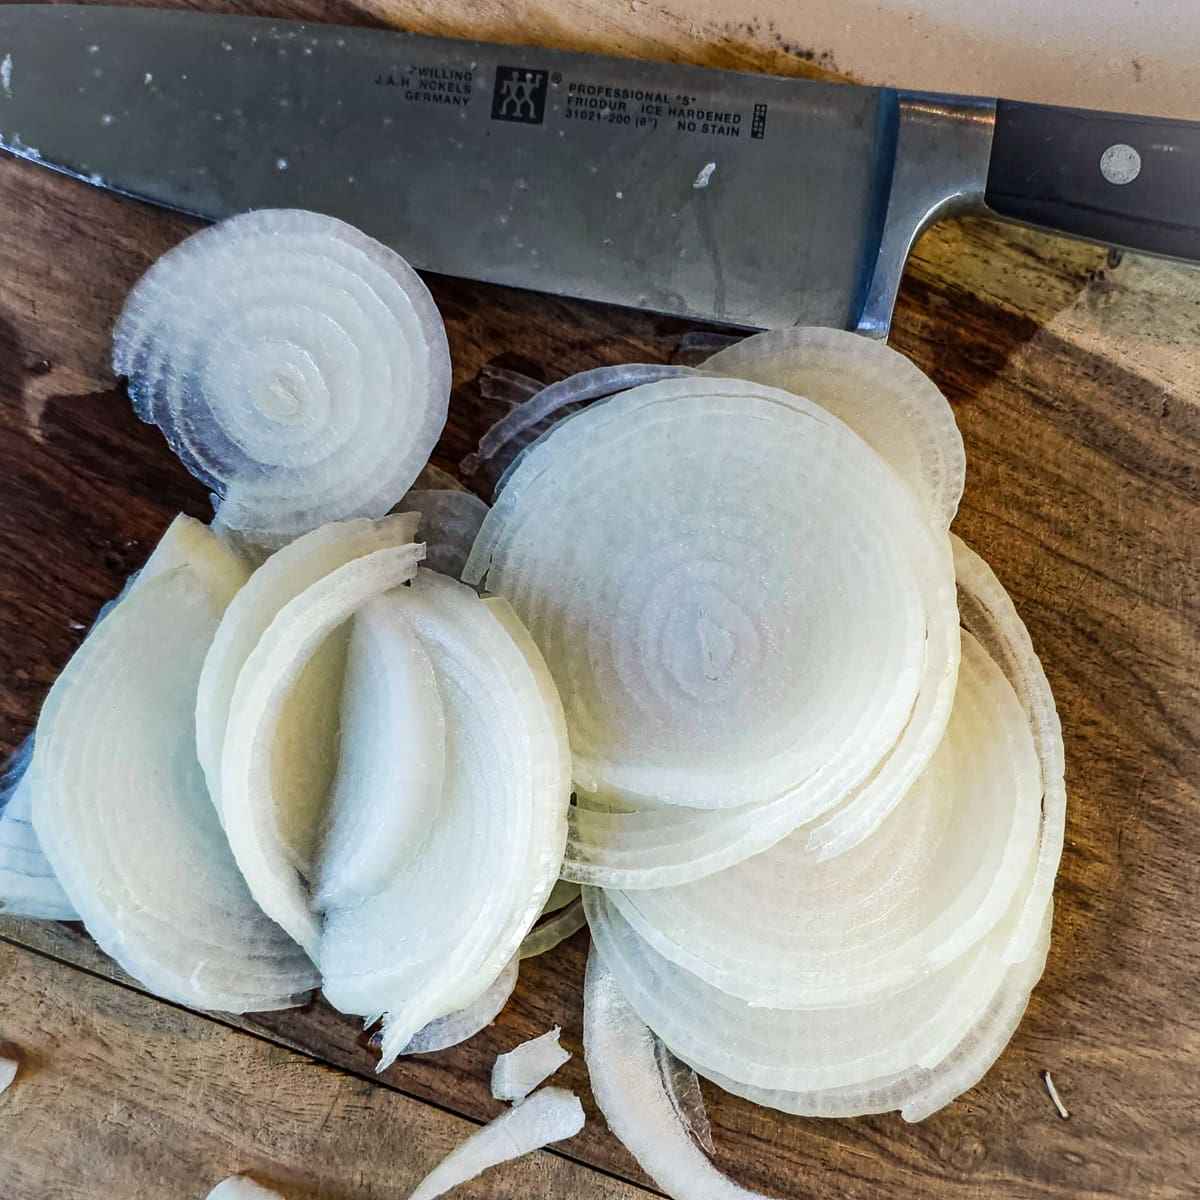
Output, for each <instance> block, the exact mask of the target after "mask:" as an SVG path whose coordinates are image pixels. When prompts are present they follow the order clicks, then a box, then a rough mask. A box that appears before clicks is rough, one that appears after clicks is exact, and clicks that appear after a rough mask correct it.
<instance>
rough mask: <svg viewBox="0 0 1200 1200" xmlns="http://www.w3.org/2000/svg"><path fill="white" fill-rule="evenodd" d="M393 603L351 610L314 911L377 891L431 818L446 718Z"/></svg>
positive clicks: (425, 659) (437, 799) (422, 656)
mask: <svg viewBox="0 0 1200 1200" xmlns="http://www.w3.org/2000/svg"><path fill="white" fill-rule="evenodd" d="M393 614H394V602H393V601H391V600H390V599H388V598H386V597H378V598H376V599H374V600H370V601H368V602H367V603H366V604H364V605H363V606H362V608H360V609H359V610H358V612H357V613H356V614H355V616H354V619H353V622H352V631H351V634H350V651H349V656H348V660H347V664H346V674H345V684H344V688H343V692H342V705H341V735H340V744H341V754H340V756H339V759H338V766H337V775H336V778H335V779H334V784H333V790H332V792H331V794H330V797H329V807H328V809H327V811H326V814H325V832H324V837H323V840H322V846H321V852H320V855H319V857H318V868H317V891H316V894H315V896H314V898H313V902H314V904H315V906H316V907H317V908H320V909H326V908H341V907H345V906H347V905H348V904H353V903H354V902H355V901H358V900H363V899H366V898H367V897H368V896H372V895H374V894H375V893H376V892H379V891H381V890H383V888H385V887H386V886H387V885H388V884H389V883H390V882H391V880H392V879H393V878H394V877H395V875H396V873H397V871H399V870H400V869H401V867H402V866H403V865H404V862H405V860H406V859H407V858H409V857H411V856H412V855H414V854H416V853H418V852H419V850H420V848H421V846H422V845H423V844H424V843H425V840H426V839H427V838H428V836H429V833H430V830H431V829H432V827H433V823H434V821H435V820H436V819H437V815H438V812H439V809H440V807H441V801H442V787H443V782H444V779H445V766H446V714H445V711H444V709H443V707H442V698H441V695H440V693H439V692H438V683H437V677H436V675H435V674H434V670H433V663H432V662H430V659H429V655H428V654H427V653H426V651H425V648H424V647H423V646H422V644H421V641H420V639H419V638H418V637H417V634H416V631H415V630H414V629H413V627H412V626H411V625H410V624H409V623H408V622H407V621H404V620H395V619H394V615H393Z"/></svg>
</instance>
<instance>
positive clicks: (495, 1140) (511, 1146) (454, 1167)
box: [409, 1087, 583, 1200]
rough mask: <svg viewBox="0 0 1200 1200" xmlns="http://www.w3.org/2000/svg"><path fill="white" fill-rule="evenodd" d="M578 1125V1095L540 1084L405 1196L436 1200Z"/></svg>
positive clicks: (558, 1139) (580, 1116)
mask: <svg viewBox="0 0 1200 1200" xmlns="http://www.w3.org/2000/svg"><path fill="white" fill-rule="evenodd" d="M582 1128H583V1105H581V1104H580V1103H579V1098H578V1097H577V1096H576V1095H574V1093H572V1092H568V1091H565V1090H564V1089H563V1088H556V1087H549V1088H543V1089H542V1090H541V1091H540V1092H537V1093H535V1094H534V1095H532V1096H530V1097H529V1099H528V1100H526V1101H525V1103H524V1104H519V1105H517V1107H516V1108H510V1109H509V1110H508V1111H507V1112H503V1113H501V1114H500V1116H498V1117H497V1118H496V1119H495V1120H494V1121H492V1122H490V1123H489V1124H487V1125H485V1126H484V1127H483V1128H482V1129H480V1130H478V1131H477V1132H476V1133H473V1134H472V1135H471V1136H470V1137H469V1138H467V1140H466V1141H465V1142H463V1143H462V1145H460V1146H456V1147H455V1148H454V1149H453V1150H451V1151H450V1153H449V1154H448V1155H446V1157H445V1158H444V1159H442V1161H441V1162H440V1163H438V1165H437V1166H436V1167H434V1169H433V1170H432V1171H430V1173H429V1174H428V1175H426V1176H425V1178H424V1179H423V1180H422V1181H421V1184H420V1185H419V1186H418V1188H417V1190H416V1191H415V1192H413V1193H412V1195H411V1196H410V1197H409V1200H435V1197H437V1196H441V1195H442V1194H444V1193H445V1192H448V1191H449V1190H450V1189H451V1188H455V1187H458V1185H459V1184H460V1183H466V1182H467V1180H468V1179H474V1178H475V1176H476V1175H479V1174H480V1173H481V1172H483V1171H486V1170H487V1169H488V1168H489V1167H494V1166H497V1165H499V1164H500V1163H503V1162H508V1161H510V1160H511V1159H514V1158H520V1157H521V1155H523V1154H530V1153H532V1152H533V1151H534V1150H540V1149H541V1148H542V1147H543V1146H548V1145H550V1144H551V1143H553V1142H561V1141H564V1140H565V1139H566V1138H569V1137H574V1136H575V1135H576V1134H577V1133H578V1132H579V1131H580V1130H581V1129H582Z"/></svg>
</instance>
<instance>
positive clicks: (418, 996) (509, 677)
mask: <svg viewBox="0 0 1200 1200" xmlns="http://www.w3.org/2000/svg"><path fill="white" fill-rule="evenodd" d="M381 605H386V606H388V608H390V610H391V619H393V620H395V621H397V622H406V623H407V624H408V625H410V626H411V628H412V630H413V631H414V632H415V633H416V636H417V637H418V639H419V640H420V642H421V645H422V646H423V647H424V649H425V652H426V653H427V654H428V656H429V659H430V661H431V662H432V664H433V670H434V674H435V676H436V678H437V683H438V691H439V692H440V695H441V699H442V704H443V707H444V711H445V730H446V763H445V779H444V788H443V793H442V796H441V803H440V809H439V811H438V815H437V819H436V820H435V821H434V823H433V825H432V828H431V829H430V832H429V836H428V837H427V839H426V840H425V842H424V843H423V845H422V846H421V848H420V851H419V853H418V854H416V855H415V856H414V857H411V858H409V859H407V860H406V861H405V863H404V866H403V867H402V869H401V870H400V871H399V873H398V875H397V876H396V878H395V879H394V880H393V881H392V882H391V883H390V884H389V886H388V887H387V888H385V889H384V890H383V891H382V892H380V893H378V894H376V895H374V896H372V897H370V898H369V899H367V900H365V901H364V902H362V903H360V904H358V905H355V906H352V907H347V908H344V909H330V910H328V911H327V912H326V914H325V926H324V936H323V941H322V945H321V967H322V971H323V975H324V987H325V994H326V995H327V996H328V998H329V1000H330V1001H331V1003H333V1004H334V1006H335V1007H337V1008H339V1009H341V1010H342V1011H344V1012H352V1013H361V1014H367V1013H372V1012H379V1011H387V1013H388V1018H387V1021H386V1023H385V1027H384V1037H383V1055H382V1062H381V1069H382V1068H383V1067H385V1066H387V1065H388V1064H389V1063H390V1062H391V1061H393V1060H394V1058H395V1057H396V1054H397V1053H398V1052H399V1051H400V1050H402V1049H403V1048H404V1047H405V1046H406V1045H407V1044H408V1043H409V1041H410V1040H411V1038H412V1036H413V1035H414V1034H415V1033H416V1031H417V1030H418V1029H420V1028H421V1027H422V1026H424V1025H425V1024H427V1023H428V1022H429V1021H431V1020H434V1019H436V1018H437V1017H440V1016H442V1015H444V1014H445V1013H447V1012H450V1011H453V1010H455V1009H459V1008H463V1007H465V1006H467V1005H469V1004H471V1003H472V1002H473V1001H474V1000H475V999H476V998H477V997H478V996H479V995H480V993H482V992H483V991H484V990H485V989H486V988H487V987H488V986H489V985H490V984H491V983H492V981H493V980H494V979H495V978H496V976H497V975H498V974H499V973H500V971H501V970H502V969H503V967H504V966H505V964H506V963H508V962H509V960H510V959H511V958H512V957H513V956H514V955H515V954H516V953H517V950H518V948H519V946H520V944H521V940H522V939H523V937H524V936H525V934H526V933H527V932H528V930H529V928H530V927H531V926H532V925H533V922H534V920H535V919H536V917H537V915H538V913H539V912H540V911H541V908H542V905H543V904H544V903H545V901H546V897H547V896H548V895H549V893H550V889H551V887H552V886H553V884H554V881H555V880H556V879H557V877H558V867H559V863H560V861H561V857H562V848H563V843H564V841H565V838H566V820H565V818H566V807H567V801H568V797H569V793H570V757H569V751H568V748H567V741H566V730H565V727H564V724H563V718H562V710H561V707H560V706H559V704H558V699H557V696H556V695H555V693H554V689H553V684H552V683H551V681H550V679H549V675H548V673H547V671H546V667H545V664H544V663H543V662H542V661H541V658H540V656H539V655H538V653H537V650H536V649H535V648H534V646H533V644H532V642H531V641H530V640H529V638H528V635H527V634H526V633H525V632H524V630H522V629H521V628H520V625H519V623H518V622H516V620H515V618H514V617H513V616H512V613H511V610H509V609H508V606H507V605H506V604H505V603H504V602H503V601H501V600H496V599H490V600H481V599H480V598H479V597H478V596H477V595H476V594H475V593H474V592H473V591H471V589H470V588H468V587H466V586H465V585H463V584H460V583H456V582H455V581H453V580H451V579H447V578H446V577H445V576H442V575H438V574H436V573H435V572H432V571H420V572H418V574H417V577H416V579H415V580H414V581H413V584H412V586H411V587H410V588H403V589H399V590H397V591H395V592H392V593H391V594H390V595H388V596H387V597H386V598H385V599H384V600H382V601H381ZM239 686H240V685H239Z"/></svg>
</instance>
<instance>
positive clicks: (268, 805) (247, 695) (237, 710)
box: [221, 543, 423, 1032]
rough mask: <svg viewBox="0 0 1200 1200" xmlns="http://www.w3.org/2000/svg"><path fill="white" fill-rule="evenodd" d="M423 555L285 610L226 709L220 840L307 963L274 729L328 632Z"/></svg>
mask: <svg viewBox="0 0 1200 1200" xmlns="http://www.w3.org/2000/svg"><path fill="white" fill-rule="evenodd" d="M422 552H423V547H421V546H419V545H416V544H411V543H410V544H408V545H400V546H388V547H386V548H384V549H382V550H375V551H374V552H372V553H369V554H364V555H363V556H362V557H360V558H354V559H352V560H351V561H350V562H347V563H344V564H343V565H342V566H340V567H338V568H337V569H336V570H333V571H331V572H330V573H329V574H328V575H326V576H325V577H324V578H322V579H318V580H317V582H316V583H314V584H312V585H311V586H310V587H308V588H307V589H306V590H304V591H302V592H301V593H300V594H299V595H298V596H296V598H295V599H294V600H291V601H290V602H289V603H287V604H285V605H284V606H283V607H282V608H281V609H280V610H279V611H278V612H277V613H276V615H275V617H274V619H273V620H272V621H271V623H270V624H269V625H268V626H267V629H266V631H265V632H264V633H263V635H262V637H261V638H259V640H258V644H257V645H256V646H255V647H254V649H253V650H252V651H251V652H250V654H249V655H248V656H247V657H246V660H245V664H244V665H243V667H242V669H241V672H240V673H239V675H238V677H237V684H236V686H235V687H234V689H233V696H232V699H231V700H230V703H229V719H228V722H227V724H226V731H225V742H224V749H223V751H222V755H221V795H222V810H223V814H224V817H225V833H226V836H227V837H228V838H229V845H230V847H231V848H232V849H233V853H234V857H235V858H236V859H237V864H238V866H239V867H240V868H241V871H242V874H243V875H244V876H245V877H246V882H247V883H248V884H249V887H250V891H251V892H252V893H253V895H254V898H255V900H257V901H258V904H259V906H260V907H261V908H262V910H263V911H264V912H265V913H266V914H267V915H268V916H269V917H271V918H272V919H273V920H275V921H277V922H278V923H279V924H280V925H281V926H283V928H284V929H285V930H286V931H287V932H288V933H289V934H290V935H291V937H293V938H294V939H295V940H296V941H297V942H299V943H300V945H301V946H303V947H304V949H305V950H306V951H307V952H308V953H309V955H310V956H311V957H312V958H313V960H314V961H316V960H317V953H318V944H319V942H320V937H321V930H320V923H319V921H318V919H317V917H316V915H315V914H314V913H313V911H312V909H311V908H310V907H309V898H308V889H307V887H306V885H305V883H304V880H303V879H302V877H301V875H300V873H299V871H298V870H297V869H296V866H295V864H294V862H293V859H292V858H291V856H290V854H289V852H288V846H287V843H286V842H285V840H284V838H283V836H282V835H281V833H280V823H279V818H278V813H279V811H280V808H281V806H282V800H283V799H284V798H285V797H290V796H295V795H297V794H298V793H301V792H303V791H304V787H297V784H296V780H295V778H294V777H291V778H289V774H290V773H291V772H292V771H293V770H294V765H293V763H292V761H291V760H290V758H289V757H288V756H285V755H280V754H279V753H277V743H278V739H279V733H280V728H281V726H283V725H284V724H285V722H284V718H285V716H286V710H287V705H288V701H289V697H290V695H291V693H292V690H293V688H294V686H295V684H296V682H297V680H298V679H300V678H301V676H302V673H303V672H304V670H305V668H306V667H307V666H308V664H309V662H310V660H311V659H312V657H313V655H314V654H315V653H316V652H317V651H318V650H319V649H320V648H321V646H322V645H323V643H324V642H325V640H326V639H327V638H328V637H329V635H330V634H331V633H333V632H334V630H335V629H337V628H338V627H339V626H340V625H342V624H343V623H344V622H345V621H346V620H347V619H348V618H349V617H350V616H351V615H352V614H353V613H354V612H355V611H356V610H357V609H358V608H360V607H361V606H362V605H363V604H365V603H366V602H367V601H368V600H370V599H372V598H373V597H375V596H378V595H381V594H382V593H384V592H387V591H390V590H391V589H392V588H396V587H399V586H400V584H402V583H405V582H407V581H408V580H409V579H411V578H412V576H413V574H414V572H415V571H416V569H417V563H418V562H419V561H420V559H421V555H422ZM268 565H269V563H268ZM264 569H265V568H264ZM247 586H249V585H247ZM324 711H325V715H326V718H328V715H329V710H328V709H326V710H324ZM303 782H306V781H302V783H303ZM321 801H322V802H323V801H324V797H323V796H322V797H321ZM314 807H316V805H314ZM374 1011H379V1009H378V1008H375V1009H374ZM422 1024H423V1022H422ZM414 1032H415V1031H414Z"/></svg>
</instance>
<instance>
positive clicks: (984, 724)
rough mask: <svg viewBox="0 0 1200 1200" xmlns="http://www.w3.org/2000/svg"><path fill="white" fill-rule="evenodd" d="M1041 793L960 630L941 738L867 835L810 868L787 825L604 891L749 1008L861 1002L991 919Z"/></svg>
mask: <svg viewBox="0 0 1200 1200" xmlns="http://www.w3.org/2000/svg"><path fill="white" fill-rule="evenodd" d="M1041 794H1042V785H1041V770H1040V766H1039V763H1038V759H1037V754H1036V752H1035V750H1034V745H1033V738H1032V736H1031V734H1030V730H1029V725H1028V723H1027V721H1026V719H1025V713H1024V711H1023V710H1022V708H1021V705H1020V703H1019V702H1018V700H1017V698H1016V696H1015V695H1014V693H1013V690H1012V687H1011V685H1010V684H1009V683H1008V681H1007V679H1005V677H1004V675H1003V673H1002V672H1001V670H1000V668H999V667H998V666H996V665H995V664H994V663H993V662H992V661H991V659H990V658H989V657H988V655H987V653H986V652H985V651H984V650H983V649H982V648H981V647H980V645H979V643H978V642H976V641H975V640H974V639H973V638H972V637H971V636H970V635H969V634H968V635H966V636H964V638H963V657H962V666H961V668H960V670H959V674H958V690H957V693H956V696H955V702H954V712H953V715H952V717H951V720H950V724H949V725H948V727H947V729H946V733H945V736H944V737H943V739H942V742H941V745H940V746H939V747H938V750H937V752H936V753H935V754H934V756H933V758H932V759H931V760H930V762H929V764H928V766H927V767H926V769H925V771H924V772H923V774H922V775H921V777H920V779H918V780H917V783H916V784H915V785H914V787H913V788H912V789H911V790H910V791H909V793H908V795H907V796H906V797H905V798H904V800H903V802H902V803H901V804H899V805H898V806H897V807H896V809H895V810H894V811H893V812H892V813H891V815H890V816H889V817H888V818H887V820H886V821H885V822H884V824H883V826H882V827H881V828H880V829H879V830H878V831H877V832H876V833H875V834H874V835H873V836H872V837H870V838H869V839H868V840H867V841H865V842H863V843H862V844H861V845H860V846H858V847H856V848H855V849H854V850H852V851H850V852H848V853H846V854H843V855H841V856H839V857H838V858H835V859H832V860H827V861H823V862H819V861H817V860H815V858H814V856H813V855H812V853H811V852H810V851H809V849H808V837H807V831H806V830H805V829H800V830H797V831H796V833H794V834H791V835H790V836H789V837H787V838H785V839H784V840H783V841H781V842H779V843H778V844H777V845H775V846H773V847H772V848H771V849H770V850H767V851H765V852H764V853H762V854H759V855H756V856H754V857H753V858H749V859H746V860H745V861H744V862H741V863H739V864H737V866H734V867H731V868H729V869H727V870H725V871H721V872H718V873H717V874H715V875H710V876H708V877H707V878H705V879H703V880H700V881H698V882H694V883H688V884H683V885H681V886H678V887H674V888H655V889H649V890H643V891H635V892H619V891H613V892H609V893H608V896H609V899H610V900H611V901H612V902H613V903H614V904H615V905H616V907H617V908H618V909H619V910H620V912H621V914H622V915H623V916H624V917H625V918H626V920H628V921H629V923H630V924H631V925H632V926H633V927H634V928H635V929H636V930H637V931H638V933H639V934H641V936H642V937H644V938H645V939H646V940H647V941H648V942H649V943H650V944H651V945H652V946H653V947H654V948H655V949H656V950H658V951H659V952H660V953H661V954H663V955H664V956H665V957H667V958H668V959H670V960H671V961H672V962H675V963H677V964H679V965H680V966H683V967H686V968H687V969H688V970H689V971H691V972H692V973H693V974H695V975H698V976H700V978H702V979H704V980H707V981H708V982H709V983H711V984H713V985H714V986H716V987H719V988H721V989H722V990H723V991H726V992H729V993H730V994H731V995H735V996H740V997H741V998H742V999H744V1000H747V1001H749V1002H751V1003H752V1004H760V1005H768V1006H776V1007H785V1008H804V1007H810V1006H811V1007H820V1006H822V1005H829V1004H837V1005H845V1004H861V1003H864V1002H866V1001H868V1000H871V999H874V998H878V997H881V996H885V995H887V994H888V993H889V992H892V991H895V990H897V989H898V988H901V987H905V986H907V985H909V984H912V983H914V982H916V981H918V980H919V979H921V978H923V977H924V976H926V975H928V974H930V973H931V972H932V971H934V970H936V969H937V968H938V967H940V966H942V965H944V964H945V963H947V962H949V961H951V960H952V959H954V958H956V957H957V956H958V955H959V954H961V953H963V952H964V951H965V950H967V949H969V948H970V947H971V946H973V945H974V944H975V943H976V942H977V941H979V939H980V938H982V937H983V936H984V935H985V934H987V933H988V931H989V930H991V929H992V928H993V926H994V925H995V924H996V923H997V922H998V921H999V920H1000V919H1001V918H1002V917H1003V916H1004V914H1005V912H1007V911H1008V908H1009V906H1010V903H1011V902H1012V899H1013V897H1014V896H1015V894H1016V892H1017V889H1018V887H1019V885H1020V884H1021V882H1022V879H1023V878H1024V875H1025V871H1026V867H1027V865H1028V863H1029V861H1030V858H1031V857H1032V854H1033V851H1034V848H1035V845H1036V842H1037V838H1038V833H1039V826H1040V823H1041ZM749 914H753V920H748V919H747V917H748V915H749Z"/></svg>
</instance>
